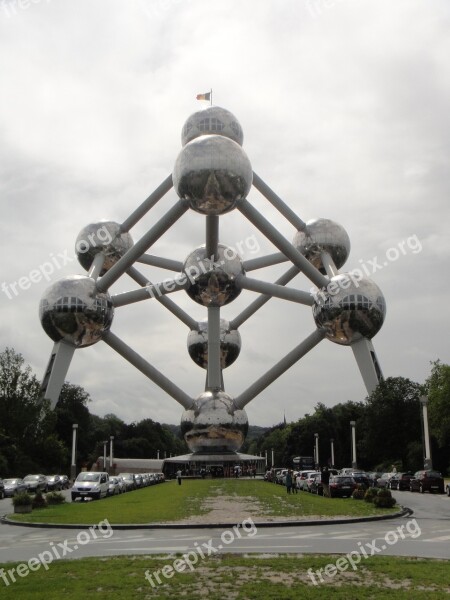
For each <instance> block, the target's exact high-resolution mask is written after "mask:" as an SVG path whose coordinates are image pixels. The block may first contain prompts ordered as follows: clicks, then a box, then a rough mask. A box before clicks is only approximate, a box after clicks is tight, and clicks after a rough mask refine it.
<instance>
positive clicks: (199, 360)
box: [187, 319, 241, 369]
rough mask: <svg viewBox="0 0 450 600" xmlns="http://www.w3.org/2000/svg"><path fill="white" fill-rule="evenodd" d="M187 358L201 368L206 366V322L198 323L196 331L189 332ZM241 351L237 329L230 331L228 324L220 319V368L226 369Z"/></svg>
mask: <svg viewBox="0 0 450 600" xmlns="http://www.w3.org/2000/svg"><path fill="white" fill-rule="evenodd" d="M187 346H188V352H189V356H190V357H191V358H192V360H193V361H194V362H195V363H196V364H197V365H199V366H200V367H203V368H204V369H206V368H207V366H208V320H207V319H205V320H204V321H200V323H198V325H197V329H192V330H191V331H190V332H189V335H188V340H187ZM240 351H241V335H240V333H239V331H238V330H237V329H230V323H229V322H228V321H227V320H225V319H220V366H221V367H222V369H226V368H227V367H229V366H230V365H232V364H233V363H234V361H235V360H236V359H237V357H238V356H239V352H240Z"/></svg>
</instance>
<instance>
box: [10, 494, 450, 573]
mask: <svg viewBox="0 0 450 600" xmlns="http://www.w3.org/2000/svg"><path fill="white" fill-rule="evenodd" d="M393 494H394V495H395V497H396V498H397V501H398V502H399V504H401V505H404V506H408V507H409V508H411V509H412V510H413V511H414V512H413V514H412V515H410V516H406V517H401V518H395V519H392V520H386V521H375V522H367V523H353V524H348V525H347V524H344V525H336V524H333V523H329V524H325V525H317V526H309V525H306V526H302V527H296V526H283V527H264V528H261V527H260V528H259V529H258V530H257V531H256V530H255V528H253V527H250V525H247V527H246V529H242V528H241V529H240V530H239V534H240V535H238V534H237V533H236V531H233V529H232V527H231V526H229V527H227V528H221V529H217V528H211V529H195V527H193V528H192V529H179V530H177V529H145V530H144V529H141V530H140V529H137V530H136V529H135V530H115V531H111V530H109V529H108V528H107V527H106V528H104V529H103V530H102V531H97V532H96V534H95V535H94V534H92V533H87V532H86V531H87V530H84V532H85V533H84V534H81V538H80V537H78V536H79V534H80V531H83V530H77V529H44V528H29V527H18V526H13V525H7V524H2V525H1V526H0V562H1V563H3V562H9V561H28V560H29V559H30V558H31V557H36V556H38V555H39V554H40V553H42V552H44V551H49V550H52V548H57V549H59V553H60V555H61V557H64V558H80V557H84V556H113V555H126V554H130V555H131V554H161V553H162V554H165V553H175V552H181V553H185V552H188V551H189V550H192V549H193V548H194V547H196V546H200V547H201V548H204V550H205V554H206V553H207V552H208V553H210V554H212V553H216V552H234V553H251V552H252V553H261V554H267V553H333V554H334V553H344V554H347V553H349V552H352V551H358V552H363V550H362V548H363V549H364V550H365V551H366V552H367V553H368V554H384V555H395V556H420V557H428V558H441V559H442V558H443V559H450V498H448V497H447V496H444V495H429V494H423V495H421V494H413V493H411V492H393ZM9 512H12V506H11V501H10V500H9V499H4V500H0V515H3V514H6V513H9ZM226 529H227V530H228V533H227V534H224V531H225V530H226ZM94 537H95V538H96V539H94ZM80 539H82V541H81V543H77V542H79V541H80ZM224 540H225V542H226V543H224Z"/></svg>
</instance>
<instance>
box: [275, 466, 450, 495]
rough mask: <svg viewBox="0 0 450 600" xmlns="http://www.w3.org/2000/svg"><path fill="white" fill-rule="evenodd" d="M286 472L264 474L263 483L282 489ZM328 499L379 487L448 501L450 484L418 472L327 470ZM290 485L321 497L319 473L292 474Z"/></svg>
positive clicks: (436, 475) (435, 475)
mask: <svg viewBox="0 0 450 600" xmlns="http://www.w3.org/2000/svg"><path fill="white" fill-rule="evenodd" d="M287 471H288V469H275V470H273V471H272V472H268V473H266V476H265V479H267V480H269V481H274V482H275V483H278V484H280V485H286V473H287ZM329 471H330V482H329V486H330V496H331V497H336V496H340V497H344V496H351V495H352V493H353V491H354V490H355V489H356V488H357V487H358V486H363V487H365V488H369V487H379V488H388V489H391V490H410V491H411V492H416V491H417V492H421V493H423V492H430V493H432V492H437V493H440V494H443V493H447V496H449V497H450V484H449V483H448V484H447V485H446V486H445V484H444V478H443V477H442V475H441V474H440V473H438V472H437V471H432V470H421V471H416V472H415V473H412V472H402V473H394V472H392V473H375V472H370V473H366V472H364V471H356V470H354V469H351V468H344V469H341V470H340V471H337V470H336V469H330V470H329ZM292 479H293V484H295V482H296V481H297V482H298V483H297V484H296V487H297V489H298V490H300V491H306V492H311V493H313V494H314V493H315V494H319V495H323V486H322V481H321V473H320V471H312V470H309V471H293V472H292Z"/></svg>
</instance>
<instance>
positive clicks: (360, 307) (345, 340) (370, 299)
mask: <svg viewBox="0 0 450 600" xmlns="http://www.w3.org/2000/svg"><path fill="white" fill-rule="evenodd" d="M313 315H314V320H315V322H316V325H317V327H318V328H320V329H325V331H326V336H327V338H328V339H329V340H331V341H332V342H335V343H336V344H343V345H344V346H349V345H350V344H352V343H353V342H356V341H358V340H360V339H361V338H363V337H365V338H368V339H371V338H373V336H374V335H376V334H377V333H378V332H379V331H380V329H381V326H382V325H383V321H384V317H385V315H386V303H385V301H384V297H383V294H382V293H381V290H380V288H379V287H378V286H377V285H376V284H375V283H374V282H373V281H372V280H371V279H368V278H367V277H360V276H358V277H356V275H355V274H353V273H342V274H340V275H336V276H335V277H332V278H331V281H330V283H329V284H328V286H327V289H326V290H325V291H320V292H318V294H317V297H316V303H315V304H314V306H313Z"/></svg>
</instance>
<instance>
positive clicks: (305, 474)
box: [299, 471, 317, 490]
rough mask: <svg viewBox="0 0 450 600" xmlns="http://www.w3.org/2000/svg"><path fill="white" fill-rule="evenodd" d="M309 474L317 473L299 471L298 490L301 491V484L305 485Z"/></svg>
mask: <svg viewBox="0 0 450 600" xmlns="http://www.w3.org/2000/svg"><path fill="white" fill-rule="evenodd" d="M311 473H317V471H299V474H300V487H299V489H300V490H303V489H304V487H303V484H304V483H305V481H306V480H307V479H308V477H309V475H311Z"/></svg>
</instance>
